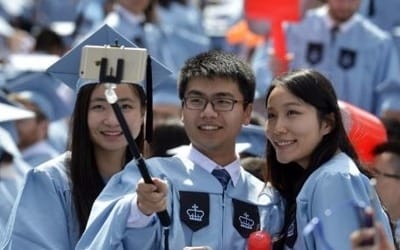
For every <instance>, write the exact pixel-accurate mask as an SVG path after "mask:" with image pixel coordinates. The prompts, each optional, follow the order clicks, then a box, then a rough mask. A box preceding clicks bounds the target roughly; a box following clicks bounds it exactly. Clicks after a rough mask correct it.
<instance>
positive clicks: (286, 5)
mask: <svg viewBox="0 0 400 250" xmlns="http://www.w3.org/2000/svg"><path fill="white" fill-rule="evenodd" d="M244 11H245V16H246V18H247V19H250V20H251V19H253V20H269V21H270V22H271V27H272V28H271V37H272V39H273V43H274V49H275V54H276V55H277V57H278V58H280V59H282V60H284V59H285V56H286V39H285V34H284V31H283V29H282V22H284V21H296V20H299V18H300V0H245V5H244Z"/></svg>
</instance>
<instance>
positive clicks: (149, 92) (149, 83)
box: [145, 55, 153, 142]
mask: <svg viewBox="0 0 400 250" xmlns="http://www.w3.org/2000/svg"><path fill="white" fill-rule="evenodd" d="M146 96H147V111H146V127H145V140H146V141H147V142H151V141H152V139H153V75H152V68H151V57H150V55H148V56H147V65H146Z"/></svg>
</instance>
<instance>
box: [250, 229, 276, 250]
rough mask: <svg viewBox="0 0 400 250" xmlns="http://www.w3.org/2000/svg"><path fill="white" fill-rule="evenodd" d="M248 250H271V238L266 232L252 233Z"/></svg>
mask: <svg viewBox="0 0 400 250" xmlns="http://www.w3.org/2000/svg"><path fill="white" fill-rule="evenodd" d="M247 249H248V250H271V249H272V243H271V236H270V235H269V234H268V233H267V232H264V231H255V232H252V233H251V234H250V236H249V239H248V242H247Z"/></svg>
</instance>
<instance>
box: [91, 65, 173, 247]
mask: <svg viewBox="0 0 400 250" xmlns="http://www.w3.org/2000/svg"><path fill="white" fill-rule="evenodd" d="M148 63H149V62H148ZM123 66H124V61H123V60H122V59H118V60H117V70H116V76H110V75H108V76H107V75H106V70H107V58H102V60H101V65H100V77H99V80H100V82H103V83H109V86H107V88H106V92H105V95H106V99H107V102H108V103H110V104H111V107H112V108H113V110H114V113H115V115H116V117H117V119H118V122H119V124H120V126H121V128H122V131H123V133H124V135H125V138H126V140H127V142H128V147H129V150H130V151H131V153H132V155H133V157H134V158H135V160H136V162H137V166H138V168H139V171H140V174H141V175H142V177H143V180H144V182H145V183H149V184H151V183H153V181H152V179H151V176H150V174H149V171H148V169H147V166H146V163H145V161H144V159H143V157H142V155H141V154H140V152H139V149H138V147H137V145H136V142H135V140H134V139H133V137H132V134H131V133H130V130H129V127H128V124H127V123H126V120H125V117H124V116H123V114H122V111H121V108H120V107H119V105H118V96H117V95H116V93H115V91H114V88H115V84H117V83H120V82H121V80H122V75H123V74H122V73H123V68H124V67H123ZM150 69H151V68H150ZM112 85H114V87H113V86H112ZM157 216H158V218H159V219H160V222H161V225H162V226H163V227H164V229H166V228H167V229H168V227H169V225H170V224H171V221H170V218H169V215H168V212H167V211H166V210H164V211H161V212H157ZM167 238H168V235H166V239H165V240H166V244H165V249H166V250H168V244H167Z"/></svg>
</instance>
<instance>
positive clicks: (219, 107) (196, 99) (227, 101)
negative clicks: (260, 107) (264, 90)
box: [183, 96, 245, 112]
mask: <svg viewBox="0 0 400 250" xmlns="http://www.w3.org/2000/svg"><path fill="white" fill-rule="evenodd" d="M238 102H243V103H245V102H244V101H241V100H235V99H231V98H222V97H217V98H214V99H211V100H209V99H208V98H205V97H200V96H189V97H185V98H183V103H184V104H185V107H186V108H187V109H192V110H204V109H205V108H206V106H207V104H208V103H211V106H212V107H213V109H214V110H215V111H222V112H224V111H231V110H232V109H233V106H234V105H235V104H236V103H238Z"/></svg>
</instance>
